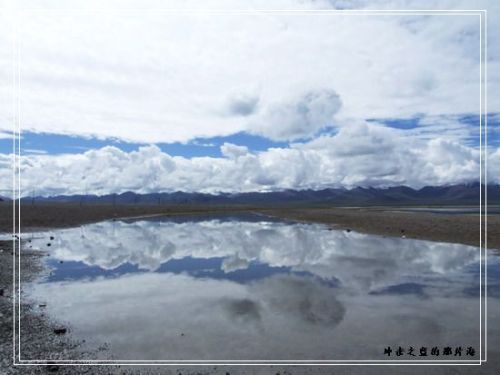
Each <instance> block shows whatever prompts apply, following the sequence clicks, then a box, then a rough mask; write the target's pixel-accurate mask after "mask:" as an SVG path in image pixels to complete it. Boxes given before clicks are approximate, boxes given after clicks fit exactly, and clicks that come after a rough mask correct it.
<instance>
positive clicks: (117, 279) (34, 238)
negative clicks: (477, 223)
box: [25, 216, 499, 360]
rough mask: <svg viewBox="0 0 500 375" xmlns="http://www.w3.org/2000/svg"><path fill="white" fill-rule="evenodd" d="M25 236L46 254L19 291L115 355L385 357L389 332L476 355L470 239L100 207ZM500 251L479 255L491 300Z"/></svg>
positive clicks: (392, 339)
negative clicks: (86, 219)
mask: <svg viewBox="0 0 500 375" xmlns="http://www.w3.org/2000/svg"><path fill="white" fill-rule="evenodd" d="M51 237H53V238H52V239H51ZM25 238H28V239H29V238H30V239H31V242H30V243H29V245H30V246H32V248H34V249H41V250H44V251H48V252H49V254H50V255H49V256H48V257H46V262H47V264H48V266H49V267H50V269H51V273H50V275H47V276H46V277H44V278H43V279H41V280H39V281H38V282H36V283H33V284H31V285H29V286H27V292H28V295H29V297H30V298H34V299H35V300H37V301H39V302H40V303H43V304H46V305H47V306H46V307H44V310H46V312H47V313H48V314H49V315H51V316H53V317H54V318H56V319H57V320H59V321H61V322H64V323H65V324H68V326H69V327H70V330H71V333H72V334H73V335H74V337H77V338H80V339H85V342H86V344H85V345H88V346H89V347H99V346H101V345H107V346H108V347H109V351H110V353H111V355H112V357H113V358H114V359H129V360H159V359H162V360H190V359H205V360H249V359H250V360H307V359H310V360H311V359H314V360H332V359H333V360H335V359H341V360H343V359H377V360H384V359H388V357H387V355H386V354H384V348H386V347H388V346H390V347H392V348H394V349H396V348H397V347H398V346H402V347H405V348H408V347H410V346H412V347H415V348H420V347H422V346H424V347H428V348H429V350H430V348H431V347H435V346H437V347H441V348H442V347H445V346H450V347H458V346H461V347H463V348H464V350H465V348H467V347H473V348H475V350H476V354H475V356H474V357H471V356H468V357H466V356H465V355H463V356H462V357H458V358H456V357H449V358H445V357H441V358H432V357H431V358H430V359H451V360H455V359H463V360H471V359H475V360H477V359H479V249H478V248H476V247H471V246H465V245H459V244H449V243H437V242H429V241H419V240H410V239H405V238H387V237H383V236H374V235H366V234H360V233H356V232H353V231H350V232H348V231H341V230H330V229H328V228H327V227H325V226H323V225H317V224H301V223H292V222H284V221H276V220H271V219H268V218H265V217H258V216H241V217H208V216H207V217H184V218H177V219H174V218H154V219H147V220H144V219H141V220H135V221H106V222H101V223H97V224H91V225H85V226H82V227H79V228H72V229H62V230H55V231H51V232H48V233H35V234H32V235H29V236H28V237H25ZM48 243H50V246H47V244H48ZM498 264H499V263H498V261H497V260H496V259H495V258H491V259H489V265H490V267H491V271H490V286H492V288H491V291H490V296H492V297H493V298H492V300H491V302H490V308H498V297H499V295H498V293H497V295H495V293H494V291H495V290H498V288H497V286H498V284H499V277H498V272H497V273H496V274H495V272H494V270H495V269H498ZM493 287H494V288H493ZM491 306H493V307H491ZM26 329H27V328H26ZM107 355H109V353H107ZM417 356H418V349H417ZM391 359H412V357H409V356H403V357H401V358H396V357H395V356H394V353H392V357H391ZM416 359H419V357H416ZM420 359H422V358H420ZM424 359H425V358H424Z"/></svg>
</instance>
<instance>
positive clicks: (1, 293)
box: [0, 289, 3, 297]
mask: <svg viewBox="0 0 500 375" xmlns="http://www.w3.org/2000/svg"><path fill="white" fill-rule="evenodd" d="M0 296H1V297H3V289H0Z"/></svg>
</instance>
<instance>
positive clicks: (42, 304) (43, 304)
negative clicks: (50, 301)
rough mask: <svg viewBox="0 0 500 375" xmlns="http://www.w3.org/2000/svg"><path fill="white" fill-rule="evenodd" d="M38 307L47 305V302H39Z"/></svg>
mask: <svg viewBox="0 0 500 375" xmlns="http://www.w3.org/2000/svg"><path fill="white" fill-rule="evenodd" d="M38 307H42V308H43V307H47V304H46V303H41V304H39V305H38Z"/></svg>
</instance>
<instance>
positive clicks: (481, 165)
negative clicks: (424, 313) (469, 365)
mask: <svg viewBox="0 0 500 375" xmlns="http://www.w3.org/2000/svg"><path fill="white" fill-rule="evenodd" d="M482 31H483V22H482V17H481V14H480V15H479V360H481V361H482V360H483V348H482V345H483V310H482V307H483V286H482V282H481V280H482V278H483V276H482V270H483V262H482V255H483V248H482V246H483V236H482V235H483V227H482V223H483V216H482V215H483V189H482V186H481V184H482V181H483V176H482V171H483V169H482V167H483V161H482V152H481V150H482V141H483V130H482V129H483V127H482V108H483V103H482V98H483V86H482V82H483V68H482V63H481V62H482V60H483V45H482V44H483V34H482Z"/></svg>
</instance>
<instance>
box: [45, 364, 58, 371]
mask: <svg viewBox="0 0 500 375" xmlns="http://www.w3.org/2000/svg"><path fill="white" fill-rule="evenodd" d="M47 371H48V372H57V371H59V366H57V365H49V366H47Z"/></svg>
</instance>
